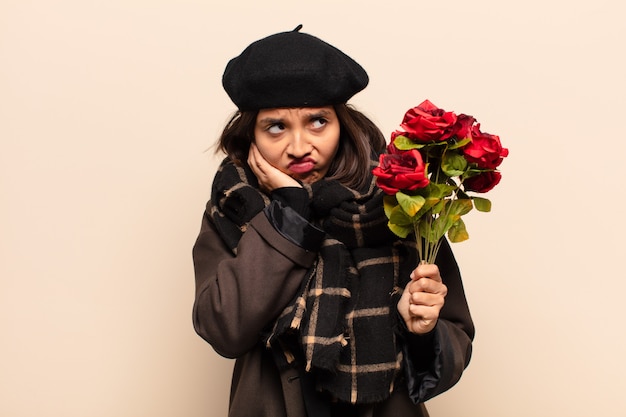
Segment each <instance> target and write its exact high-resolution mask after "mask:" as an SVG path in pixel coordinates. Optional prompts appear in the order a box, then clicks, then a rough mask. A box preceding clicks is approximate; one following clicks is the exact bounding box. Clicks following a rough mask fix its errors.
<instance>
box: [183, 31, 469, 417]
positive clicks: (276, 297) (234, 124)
mask: <svg viewBox="0 0 626 417" xmlns="http://www.w3.org/2000/svg"><path fill="white" fill-rule="evenodd" d="M299 30H300V27H298V28H296V29H295V30H294V31H292V32H284V33H279V34H276V35H272V36H269V37H267V38H264V39H261V40H259V41H256V42H254V43H252V44H251V45H250V46H248V47H247V48H246V49H245V50H244V51H243V52H242V53H241V55H239V56H238V57H236V58H233V59H232V60H231V61H230V62H229V63H228V65H227V67H226V70H225V72H224V77H223V85H224V88H225V90H226V92H227V93H228V94H229V96H230V97H231V99H232V100H233V102H234V103H235V104H236V105H237V107H238V109H239V111H238V112H237V113H236V114H235V116H234V117H233V118H232V119H231V121H230V122H229V123H228V124H227V126H226V127H225V129H224V132H223V134H222V136H221V138H220V140H219V143H218V145H219V149H221V150H222V151H224V152H225V153H226V155H227V157H226V158H225V159H224V161H223V162H222V164H221V166H220V168H219V170H218V172H217V174H216V176H215V179H214V181H213V187H212V191H211V199H210V201H209V202H208V204H207V207H206V211H205V214H204V218H203V221H202V227H201V231H200V235H199V236H198V239H197V241H196V244H195V246H194V249H193V258H194V266H195V271H196V297H195V304H194V311H193V322H194V327H195V329H196V331H197V332H198V334H199V335H200V336H201V337H203V338H204V339H205V340H206V341H207V342H209V343H210V344H211V346H212V347H213V348H214V349H215V350H216V351H217V352H218V353H219V354H221V355H223V356H225V357H229V358H236V362H235V369H234V373H233V378H232V387H231V395H230V408H229V416H231V417H243V416H255V417H258V416H272V417H281V416H289V417H305V416H308V417H314V416H342V417H345V416H371V417H385V416H394V417H403V416H427V415H428V413H427V411H426V408H425V407H424V404H423V403H424V401H426V400H428V399H429V398H432V397H433V396H435V395H437V394H439V393H441V392H443V391H445V390H447V389H448V388H450V387H451V386H452V385H454V384H455V383H456V382H457V381H458V380H459V378H460V377H461V374H462V372H463V370H464V369H465V367H466V366H467V364H468V362H469V359H470V354H471V343H472V339H473V336H474V328H473V324H472V320H471V317H470V313H469V309H468V306H467V302H466V299H465V295H464V291H463V286H462V283H461V277H460V273H459V270H458V267H457V264H456V261H455V259H454V257H453V255H452V252H451V251H450V248H449V245H448V244H447V243H446V242H444V243H443V245H442V249H441V250H440V252H439V256H438V258H437V260H436V263H435V264H434V265H419V266H418V259H417V257H416V248H415V242H414V241H411V240H410V239H404V240H402V239H398V238H397V237H396V236H395V235H393V234H392V233H391V232H390V231H389V229H388V227H387V218H386V217H385V214H384V211H383V202H382V197H383V194H382V192H381V191H380V190H379V189H378V188H377V187H376V184H375V180H374V178H373V176H372V174H371V169H372V168H373V167H374V166H375V165H376V161H377V159H378V155H379V154H380V153H381V152H384V149H385V139H384V137H383V135H382V133H381V132H380V130H379V129H378V128H377V127H376V126H375V125H374V124H373V123H372V122H371V121H370V120H369V119H368V118H367V117H366V116H364V115H363V114H362V113H360V112H358V111H356V110H355V109H354V108H352V107H351V106H349V105H347V104H346V103H347V101H348V100H349V99H350V98H351V97H352V96H353V95H354V94H356V93H357V92H359V91H361V90H362V89H363V88H365V86H366V85H367V83H368V77H367V74H366V72H365V71H364V70H363V68H362V67H361V66H360V65H359V64H357V63H356V62H355V61H354V60H352V59H351V58H350V57H348V56H347V55H345V54H344V53H343V52H341V51H339V50H338V49H336V48H335V47H333V46H331V45H329V44H327V43H325V42H323V41H322V40H320V39H318V38H316V37H313V36H311V35H308V34H304V33H301V32H300V31H299Z"/></svg>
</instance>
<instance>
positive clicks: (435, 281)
mask: <svg viewBox="0 0 626 417" xmlns="http://www.w3.org/2000/svg"><path fill="white" fill-rule="evenodd" d="M447 293H448V288H447V287H446V286H445V284H444V283H443V282H442V280H441V275H440V273H439V268H438V267H437V265H433V264H421V265H419V266H418V267H417V268H415V269H414V270H413V272H412V273H411V281H409V283H408V284H407V285H406V287H405V288H404V292H403V293H402V297H401V298H400V301H398V306H397V308H398V312H400V315H401V316H402V318H403V319H404V322H405V323H406V326H407V328H408V329H409V331H411V332H413V333H417V334H425V333H428V332H430V331H431V330H433V329H434V328H435V325H436V324H437V320H438V319H439V313H440V311H441V308H442V307H443V305H444V303H445V297H446V294H447Z"/></svg>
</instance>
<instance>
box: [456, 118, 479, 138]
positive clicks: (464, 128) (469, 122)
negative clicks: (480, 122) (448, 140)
mask: <svg viewBox="0 0 626 417" xmlns="http://www.w3.org/2000/svg"><path fill="white" fill-rule="evenodd" d="M475 122H476V119H475V118H474V117H473V116H468V115H467V114H459V115H458V116H457V118H456V123H455V124H454V128H453V132H454V135H456V137H457V138H458V139H459V140H461V139H465V138H467V137H469V136H470V134H471V133H472V127H473V126H474V123H475Z"/></svg>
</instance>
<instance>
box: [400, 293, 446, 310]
mask: <svg viewBox="0 0 626 417" xmlns="http://www.w3.org/2000/svg"><path fill="white" fill-rule="evenodd" d="M444 303H445V298H444V297H443V296H442V295H439V294H429V293H426V292H416V293H413V294H411V296H410V298H409V304H410V305H415V306H424V307H436V308H442V307H443V304H444Z"/></svg>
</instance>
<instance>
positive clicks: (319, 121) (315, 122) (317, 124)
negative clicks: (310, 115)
mask: <svg viewBox="0 0 626 417" xmlns="http://www.w3.org/2000/svg"><path fill="white" fill-rule="evenodd" d="M326 123H328V121H327V120H326V119H324V118H323V117H320V118H318V119H314V120H313V128H314V129H319V128H321V127H324V125H325V124H326Z"/></svg>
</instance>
